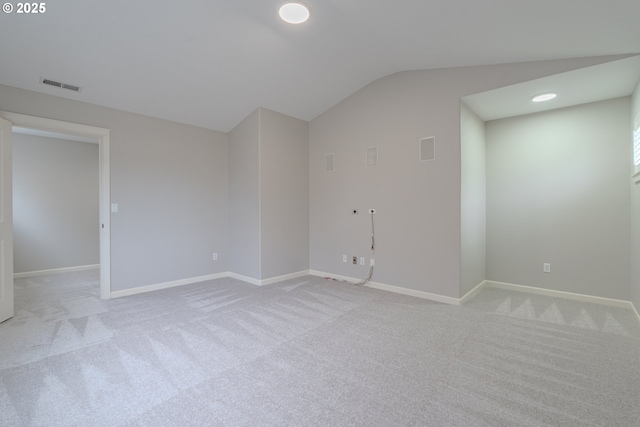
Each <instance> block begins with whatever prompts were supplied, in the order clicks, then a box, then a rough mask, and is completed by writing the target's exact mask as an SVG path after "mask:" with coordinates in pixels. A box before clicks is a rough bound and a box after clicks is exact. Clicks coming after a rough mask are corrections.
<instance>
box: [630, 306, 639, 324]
mask: <svg viewBox="0 0 640 427" xmlns="http://www.w3.org/2000/svg"><path fill="white" fill-rule="evenodd" d="M631 308H632V309H633V311H634V312H635V313H636V317H637V318H638V322H640V313H638V309H637V308H636V306H635V305H634V304H633V303H631Z"/></svg>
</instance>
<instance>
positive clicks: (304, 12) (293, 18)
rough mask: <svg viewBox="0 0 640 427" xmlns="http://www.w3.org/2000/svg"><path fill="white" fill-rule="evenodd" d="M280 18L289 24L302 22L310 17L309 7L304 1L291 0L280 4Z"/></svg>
mask: <svg viewBox="0 0 640 427" xmlns="http://www.w3.org/2000/svg"><path fill="white" fill-rule="evenodd" d="M278 13H279V14H280V18H282V20H283V21H284V22H288V23H289V24H302V23H303V22H306V21H307V19H309V8H308V7H307V5H305V4H304V3H300V2H298V1H289V2H286V3H284V4H283V5H282V6H280V10H279V11H278Z"/></svg>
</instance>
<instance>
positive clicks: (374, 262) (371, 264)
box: [369, 258, 376, 267]
mask: <svg viewBox="0 0 640 427" xmlns="http://www.w3.org/2000/svg"><path fill="white" fill-rule="evenodd" d="M369 265H370V266H371V267H373V266H374V265H376V260H375V259H373V258H369Z"/></svg>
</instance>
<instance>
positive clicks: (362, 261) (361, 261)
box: [360, 256, 364, 265]
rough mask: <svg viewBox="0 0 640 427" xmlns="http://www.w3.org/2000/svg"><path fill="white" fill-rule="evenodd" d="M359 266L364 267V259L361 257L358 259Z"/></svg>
mask: <svg viewBox="0 0 640 427" xmlns="http://www.w3.org/2000/svg"><path fill="white" fill-rule="evenodd" d="M360 265H364V257H363V256H361V257H360Z"/></svg>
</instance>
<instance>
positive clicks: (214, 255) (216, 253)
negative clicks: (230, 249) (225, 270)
mask: <svg viewBox="0 0 640 427" xmlns="http://www.w3.org/2000/svg"><path fill="white" fill-rule="evenodd" d="M213 260H214V261H217V260H218V252H214V253H213Z"/></svg>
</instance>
